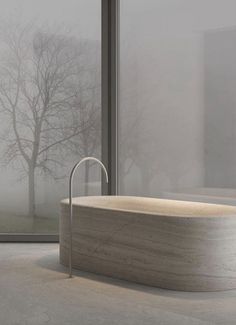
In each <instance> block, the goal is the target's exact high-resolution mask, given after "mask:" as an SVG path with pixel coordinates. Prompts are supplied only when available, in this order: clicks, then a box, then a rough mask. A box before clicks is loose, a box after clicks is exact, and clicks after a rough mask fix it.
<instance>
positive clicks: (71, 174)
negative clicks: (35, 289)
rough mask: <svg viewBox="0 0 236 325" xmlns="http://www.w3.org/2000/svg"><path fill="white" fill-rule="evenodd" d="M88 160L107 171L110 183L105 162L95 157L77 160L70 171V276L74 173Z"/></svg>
mask: <svg viewBox="0 0 236 325" xmlns="http://www.w3.org/2000/svg"><path fill="white" fill-rule="evenodd" d="M87 160H93V161H95V162H97V163H98V164H99V165H100V166H101V168H102V170H103V171H104V173H105V176H106V182H107V183H108V173H107V169H106V167H105V166H104V165H103V163H102V162H101V161H100V160H99V159H97V158H94V157H85V158H83V159H81V160H80V161H79V162H77V163H76V164H75V165H74V167H73V168H72V170H71V173H70V181H69V206H70V238H69V242H70V245H69V277H70V278H72V229H73V205H72V197H73V180H74V174H75V171H76V170H77V168H78V167H79V166H80V165H81V164H82V163H83V162H85V161H87Z"/></svg>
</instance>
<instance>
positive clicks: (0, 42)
mask: <svg viewBox="0 0 236 325" xmlns="http://www.w3.org/2000/svg"><path fill="white" fill-rule="evenodd" d="M72 2H73V1H72ZM94 2H95V1H94ZM25 5H27V1H26V2H25ZM41 5H42V6H43V3H42V4H41ZM74 5H75V3H74ZM80 5H81V3H80ZM80 5H79V6H80ZM95 8H96V9H97V10H98V9H99V6H96V5H95ZM10 9H11V10H10ZM24 9H25V8H24V7H20V9H19V8H18V7H17V1H15V7H14V6H13V8H9V10H10V11H9V13H7V14H8V17H6V16H5V17H4V19H2V21H1V24H0V126H1V127H0V139H1V143H0V154H1V156H0V166H1V184H4V186H3V185H2V186H1V189H0V194H1V197H0V204H1V207H0V232H39V233H42V232H43V233H44V232H57V231H58V213H59V202H60V200H61V199H62V198H64V197H68V176H69V173H70V170H71V168H72V166H73V164H74V163H75V162H76V161H77V160H79V159H80V158H82V157H84V156H88V155H93V156H96V157H100V151H101V143H100V142H101V141H100V138H101V136H100V134H101V99H100V92H101V91H100V89H101V80H100V79H101V71H100V60H101V53H100V52H101V49H100V47H101V46H100V34H99V30H100V26H93V29H97V39H91V38H90V37H91V36H92V35H86V33H87V32H85V35H83V32H82V31H80V32H79V33H78V30H76V28H75V26H73V22H72V21H71V22H70V23H68V22H66V21H65V19H63V20H62V21H61V22H58V21H53V20H50V22H49V21H47V23H45V22H43V21H42V20H41V19H40V18H41V17H40V15H38V14H37V13H36V15H37V20H36V21H35V19H34V18H35V17H34V13H32V12H29V14H28V16H29V17H27V18H26V17H20V18H22V19H18V18H16V15H15V13H16V12H17V11H18V10H20V12H24V13H25V11H24ZM27 9H29V8H28V6H27ZM61 9H63V8H61ZM71 9H72V8H71ZM57 10H58V9H57ZM59 10H60V7H59ZM52 14H53V15H55V17H56V19H58V17H57V16H56V13H53V12H52ZM81 15H82V13H81ZM43 18H45V17H43ZM52 18H53V16H52ZM56 19H55V20H56ZM87 23H88V22H86V24H87ZM86 27H87V25H85V26H84V28H83V30H86ZM77 28H78V27H77ZM80 28H81V27H80ZM90 34H92V33H91V32H90ZM90 170H91V168H90V166H89V165H88V164H87V165H86V166H85V170H84V171H83V175H82V176H80V178H79V180H80V194H88V192H89V189H88V182H89V180H90ZM92 173H93V179H94V178H95V180H96V174H97V172H93V171H92ZM94 176H95V177H94ZM97 178H98V177H97ZM95 185H96V183H95ZM95 187H96V186H95ZM77 188H78V186H77ZM95 192H96V189H95Z"/></svg>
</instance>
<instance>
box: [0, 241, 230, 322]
mask: <svg viewBox="0 0 236 325" xmlns="http://www.w3.org/2000/svg"><path fill="white" fill-rule="evenodd" d="M66 271H67V269H66V268H64V267H63V266H61V265H60V264H59V263H58V245H57V244H0V325H42V324H49V325H54V324H55V325H100V324H102V325H113V324H114V325H118V324H119V325H131V324H132V325H151V324H152V325H153V324H158V325H159V324H160V325H172V324H173V325H209V324H222V325H228V324H234V325H235V324H236V291H225V292H218V293H186V292H177V291H168V290H161V289H158V288H152V287H146V286H141V285H137V284H132V283H128V282H125V281H119V280H114V279H110V278H106V277H102V276H98V275H92V274H88V273H84V272H76V277H74V278H73V279H68V278H67V274H66Z"/></svg>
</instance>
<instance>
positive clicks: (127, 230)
mask: <svg viewBox="0 0 236 325" xmlns="http://www.w3.org/2000/svg"><path fill="white" fill-rule="evenodd" d="M68 247H69V209H68V205H66V204H63V205H62V213H61V220H60V262H61V263H62V264H63V265H68ZM72 260H73V268H75V269H78V270H83V271H87V272H93V273H97V274H101V275H105V276H110V277H114V278H119V279H124V280H128V281H133V282H137V283H140V284H145V285H151V286H156V287H160V288H165V289H171V290H181V291H218V290H228V289H234V288H236V215H235V216H232V215H229V216H220V217H216V218H214V217H209V218H207V217H206V218H205V217H204V218H201V217H199V218H193V217H191V218H177V217H171V216H169V217H167V216H157V215H147V214H142V213H136V214H135V213H132V214H130V213H129V212H126V211H113V210H110V209H105V208H104V209H101V208H99V209H94V208H92V209H91V207H85V206H76V207H75V208H74V224H73V256H72Z"/></svg>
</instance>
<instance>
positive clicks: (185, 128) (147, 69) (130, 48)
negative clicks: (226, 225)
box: [118, 0, 236, 203]
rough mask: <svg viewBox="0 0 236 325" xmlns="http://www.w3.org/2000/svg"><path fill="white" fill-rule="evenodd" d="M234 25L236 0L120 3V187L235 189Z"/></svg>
mask: <svg viewBox="0 0 236 325" xmlns="http://www.w3.org/2000/svg"><path fill="white" fill-rule="evenodd" d="M235 26H236V2H235V1H232V0H204V1H198V0H176V1H172V0H148V1H144V0H121V2H120V94H119V102H120V104H119V120H118V124H119V130H118V131H119V132H118V134H119V139H118V144H119V148H118V149H119V150H118V152H119V155H118V160H119V165H118V167H119V192H120V194H125V195H127V194H129V195H142V196H157V197H168V198H175V199H176V198H177V199H190V200H198V201H206V202H215V201H216V202H218V201H217V197H220V198H221V199H222V200H221V201H222V203H226V202H227V199H224V197H228V198H230V197H231V198H233V197H235V196H236V191H235V190H234V188H236V154H235V152H236V150H235V148H236V132H235V125H236V91H235V89H236V60H235V58H236V27H235ZM228 202H231V203H232V200H231V201H230V200H229V201H228Z"/></svg>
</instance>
